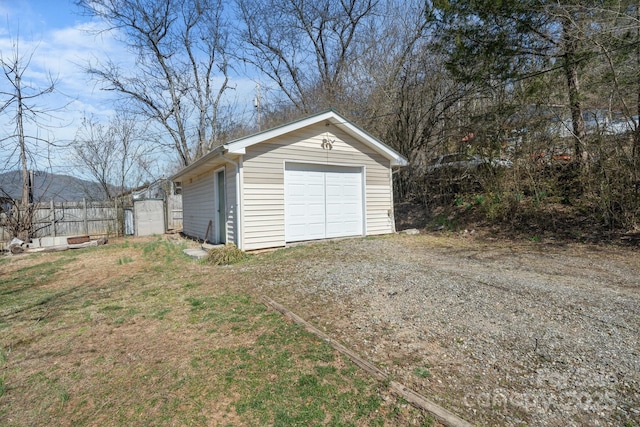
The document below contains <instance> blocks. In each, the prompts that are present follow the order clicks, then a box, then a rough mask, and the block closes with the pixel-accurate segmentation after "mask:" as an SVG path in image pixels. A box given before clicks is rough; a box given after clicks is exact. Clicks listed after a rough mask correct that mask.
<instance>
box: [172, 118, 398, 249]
mask: <svg viewBox="0 0 640 427" xmlns="http://www.w3.org/2000/svg"><path fill="white" fill-rule="evenodd" d="M406 165H407V161H406V160H405V159H404V158H403V157H402V156H401V155H400V154H399V153H397V152H396V151H394V150H393V149H391V148H390V147H388V146H386V145H385V144H383V143H382V142H380V141H379V140H377V139H376V138H374V137H372V136H371V135H369V134H368V133H366V132H365V131H363V130H362V129H360V128H358V127H357V126H355V125H354V124H352V123H350V122H349V121H347V120H346V119H345V118H344V117H342V116H340V115H339V114H338V113H336V112H335V111H332V110H330V111H326V112H323V113H319V114H316V115H313V116H310V117H307V118H304V119H301V120H298V121H295V122H292V123H289V124H286V125H283V126H279V127H276V128H273V129H269V130H266V131H264V132H260V133H257V134H254V135H251V136H248V137H245V138H241V139H238V140H235V141H232V142H229V143H227V144H224V145H222V146H220V147H218V148H217V149H215V150H213V151H211V152H210V153H208V154H207V155H205V156H204V157H202V158H201V159H199V160H198V161H196V162H194V163H193V164H191V165H189V166H187V167H186V168H184V169H183V170H181V171H180V172H178V173H177V174H176V175H174V176H173V177H172V179H173V181H175V182H180V183H181V185H182V197H183V216H182V220H183V231H184V233H185V234H186V235H188V236H191V237H195V238H199V239H202V240H205V241H209V242H215V243H234V244H235V245H236V246H238V247H239V248H240V249H243V250H256V249H264V248H274V247H282V246H285V245H286V244H287V243H290V242H297V241H303V240H315V239H325V238H334V237H345V236H366V235H374V234H385V233H393V232H394V231H395V224H394V217H393V188H392V176H391V174H392V169H393V168H394V167H399V166H406Z"/></svg>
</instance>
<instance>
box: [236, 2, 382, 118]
mask: <svg viewBox="0 0 640 427" xmlns="http://www.w3.org/2000/svg"><path fill="white" fill-rule="evenodd" d="M237 3H238V7H239V10H240V19H241V21H242V23H243V26H244V28H243V29H242V31H241V39H242V41H243V42H244V44H245V47H246V51H245V53H244V55H243V59H244V60H245V61H247V62H249V63H251V64H253V66H255V67H256V68H257V69H258V70H259V71H260V72H262V73H263V74H264V75H266V76H267V77H268V78H269V79H271V80H272V81H273V82H275V83H276V85H277V86H278V87H279V89H280V90H281V91H282V93H284V95H285V96H286V98H287V99H288V100H289V101H290V102H291V103H293V104H294V106H295V108H296V110H298V111H299V112H302V113H309V112H313V111H314V110H318V109H321V108H327V107H329V106H333V107H339V106H340V103H341V98H342V97H344V96H345V94H347V93H348V89H349V84H350V81H349V76H350V75H351V74H350V71H351V67H352V66H353V65H354V64H355V62H356V60H357V56H358V55H359V54H360V53H361V51H362V48H361V47H362V44H363V43H369V41H370V38H369V37H367V36H368V33H367V32H366V30H367V29H368V26H369V24H370V22H369V21H371V20H373V19H374V18H375V15H374V12H375V9H376V6H377V3H378V2H377V1H376V0H340V1H334V0H318V1H304V0H238V1H237Z"/></svg>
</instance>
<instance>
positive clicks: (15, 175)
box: [0, 170, 104, 202]
mask: <svg viewBox="0 0 640 427" xmlns="http://www.w3.org/2000/svg"><path fill="white" fill-rule="evenodd" d="M0 190H2V191H0V197H5V194H4V193H7V194H9V196H10V197H11V198H13V199H16V200H19V199H21V198H22V172H20V171H17V170H16V171H9V172H4V173H0ZM83 198H86V199H87V200H103V199H104V192H103V191H102V189H101V187H100V185H99V184H98V183H96V182H92V181H87V180H84V179H79V178H75V177H73V176H69V175H59V174H51V173H48V172H44V171H36V172H34V183H33V199H34V201H36V202H38V201H39V202H48V201H51V200H53V201H54V202H77V201H81V200H82V199H83Z"/></svg>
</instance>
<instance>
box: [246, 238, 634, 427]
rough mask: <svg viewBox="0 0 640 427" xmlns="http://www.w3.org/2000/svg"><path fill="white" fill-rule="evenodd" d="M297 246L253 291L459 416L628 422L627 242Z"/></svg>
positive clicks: (388, 241) (404, 241)
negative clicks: (299, 250) (299, 253)
mask: <svg viewBox="0 0 640 427" xmlns="http://www.w3.org/2000/svg"><path fill="white" fill-rule="evenodd" d="M303 250H307V251H310V252H312V253H314V255H313V256H309V257H300V258H296V259H295V260H294V261H291V264H290V265H288V264H287V265H285V266H284V267H283V266H280V267H278V268H280V270H279V274H278V275H276V276H273V275H272V276H270V277H271V279H270V280H269V281H268V282H266V281H265V282H264V283H261V284H259V285H258V286H259V287H260V291H261V292H263V293H265V294H267V295H269V296H271V297H272V298H274V299H280V301H279V302H282V303H283V304H285V305H287V306H288V308H289V309H291V310H293V311H294V312H296V313H297V314H299V315H301V316H302V317H305V318H307V320H309V321H312V322H314V323H316V324H318V325H321V326H322V328H323V329H324V330H326V331H327V333H329V334H330V335H331V336H333V337H334V338H337V339H339V340H341V341H342V342H343V343H344V344H345V345H347V346H349V347H351V348H353V349H354V350H356V351H358V352H359V353H360V355H361V356H363V357H366V358H368V359H370V360H371V361H372V362H374V363H376V364H377V365H378V366H379V367H380V368H381V369H383V370H385V371H386V372H387V373H389V374H390V375H392V376H393V378H394V379H396V380H398V381H400V382H403V383H405V384H406V385H408V386H409V387H412V388H414V389H416V390H417V391H418V392H420V393H422V394H423V395H425V396H427V397H428V398H430V399H432V400H434V401H436V402H437V403H439V404H440V405H442V406H444V407H446V408H448V409H449V410H451V411H453V412H455V413H456V414H458V415H459V416H461V417H463V418H465V419H467V420H468V421H470V422H472V423H474V424H477V425H496V424H498V425H522V424H527V425H532V426H574V425H575V426H579V425H590V426H598V425H602V426H604V425H631V426H633V425H640V340H639V337H640V252H638V250H637V249H633V248H621V247H607V246H595V245H578V244H558V243H553V244H545V243H528V242H525V243H523V242H511V241H498V240H496V241H488V240H482V239H481V238H480V237H469V236H468V234H467V235H464V236H452V237H434V236H429V235H411V236H409V235H396V236H392V237H383V238H373V239H371V238H369V239H347V240H341V241H337V242H328V243H319V244H314V245H312V246H310V247H308V248H303ZM315 252H317V253H315ZM286 262H287V261H285V264H286ZM256 268H258V269H261V268H264V269H267V270H272V269H273V268H275V267H273V266H258V267H256ZM265 276H266V274H265ZM274 277H276V278H275V279H274ZM425 368H426V369H428V372H429V375H424V374H423V375H417V374H416V369H422V371H421V372H424V369H425ZM625 423H626V424H625Z"/></svg>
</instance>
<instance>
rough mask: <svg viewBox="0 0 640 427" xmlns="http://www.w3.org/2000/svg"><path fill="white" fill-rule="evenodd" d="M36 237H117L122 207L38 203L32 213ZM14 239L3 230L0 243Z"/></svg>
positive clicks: (116, 205)
mask: <svg viewBox="0 0 640 427" xmlns="http://www.w3.org/2000/svg"><path fill="white" fill-rule="evenodd" d="M32 229H33V237H47V236H53V237H55V236H78V235H81V236H85V235H88V236H92V237H99V236H116V235H121V234H122V206H118V204H117V202H112V201H100V202H87V201H86V200H83V201H82V202H60V203H54V202H53V201H51V202H49V203H38V204H37V205H36V207H35V210H34V213H33V221H32ZM10 239H11V236H10V235H9V233H8V232H7V231H5V230H4V229H3V228H2V227H0V242H7V241H8V240H10Z"/></svg>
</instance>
